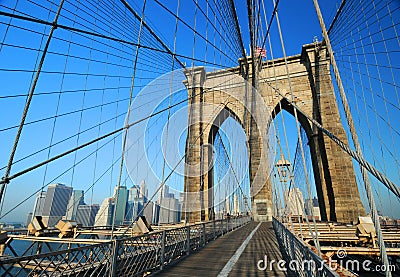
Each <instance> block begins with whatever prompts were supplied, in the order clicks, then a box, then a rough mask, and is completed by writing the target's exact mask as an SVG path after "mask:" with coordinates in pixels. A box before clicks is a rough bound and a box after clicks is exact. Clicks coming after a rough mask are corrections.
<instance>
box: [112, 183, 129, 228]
mask: <svg viewBox="0 0 400 277" xmlns="http://www.w3.org/2000/svg"><path fill="white" fill-rule="evenodd" d="M117 197H118V200H117ZM127 201H128V191H127V189H126V186H120V187H119V188H118V187H115V189H114V205H115V224H116V225H120V224H123V223H124V219H125V211H126V204H127Z"/></svg>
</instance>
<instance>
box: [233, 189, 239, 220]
mask: <svg viewBox="0 0 400 277" xmlns="http://www.w3.org/2000/svg"><path fill="white" fill-rule="evenodd" d="M239 214H240V207H239V198H238V195H237V193H235V194H234V195H233V215H239Z"/></svg>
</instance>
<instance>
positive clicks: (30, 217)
mask: <svg viewBox="0 0 400 277" xmlns="http://www.w3.org/2000/svg"><path fill="white" fill-rule="evenodd" d="M32 215H33V213H28V215H27V216H26V221H25V226H26V227H27V226H28V225H29V223H31V221H32Z"/></svg>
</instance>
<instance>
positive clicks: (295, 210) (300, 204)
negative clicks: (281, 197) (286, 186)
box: [285, 188, 304, 216]
mask: <svg viewBox="0 0 400 277" xmlns="http://www.w3.org/2000/svg"><path fill="white" fill-rule="evenodd" d="M285 203H287V213H288V214H289V215H293V216H302V215H303V208H304V199H303V193H301V190H300V189H298V188H292V189H290V190H288V191H286V193H285Z"/></svg>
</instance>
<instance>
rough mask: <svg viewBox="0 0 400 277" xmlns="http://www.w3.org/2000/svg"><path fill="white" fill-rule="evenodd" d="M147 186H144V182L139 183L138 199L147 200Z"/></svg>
mask: <svg viewBox="0 0 400 277" xmlns="http://www.w3.org/2000/svg"><path fill="white" fill-rule="evenodd" d="M147 193H148V190H147V186H146V182H145V181H144V180H142V182H141V183H140V197H144V198H146V199H147V197H148V196H147Z"/></svg>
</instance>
